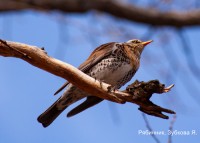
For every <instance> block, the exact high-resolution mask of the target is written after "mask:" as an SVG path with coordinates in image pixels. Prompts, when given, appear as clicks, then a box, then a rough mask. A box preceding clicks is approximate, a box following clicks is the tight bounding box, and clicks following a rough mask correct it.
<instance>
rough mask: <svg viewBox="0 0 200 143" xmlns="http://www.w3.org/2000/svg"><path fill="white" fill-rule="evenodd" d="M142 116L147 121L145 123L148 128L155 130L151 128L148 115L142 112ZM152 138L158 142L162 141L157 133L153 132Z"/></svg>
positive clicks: (151, 130)
mask: <svg viewBox="0 0 200 143" xmlns="http://www.w3.org/2000/svg"><path fill="white" fill-rule="evenodd" d="M142 117H143V119H144V121H145V124H146V127H147V129H148V130H149V131H150V132H153V129H152V128H151V126H150V124H149V121H148V119H147V117H146V115H145V114H144V113H142ZM151 136H152V138H153V139H154V140H155V142H156V143H160V141H159V139H158V138H157V137H156V136H155V134H151Z"/></svg>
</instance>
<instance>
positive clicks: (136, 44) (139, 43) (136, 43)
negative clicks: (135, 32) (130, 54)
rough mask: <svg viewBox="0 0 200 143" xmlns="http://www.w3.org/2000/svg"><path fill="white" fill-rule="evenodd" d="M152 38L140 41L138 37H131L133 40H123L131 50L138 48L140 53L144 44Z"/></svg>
mask: <svg viewBox="0 0 200 143" xmlns="http://www.w3.org/2000/svg"><path fill="white" fill-rule="evenodd" d="M152 41H153V40H149V41H145V42H143V41H141V40H138V39H133V40H129V41H127V42H125V43H126V44H128V45H129V47H130V48H131V50H133V51H135V50H138V51H139V52H140V54H141V53H142V51H143V49H144V47H145V46H146V45H148V44H149V43H151V42H152Z"/></svg>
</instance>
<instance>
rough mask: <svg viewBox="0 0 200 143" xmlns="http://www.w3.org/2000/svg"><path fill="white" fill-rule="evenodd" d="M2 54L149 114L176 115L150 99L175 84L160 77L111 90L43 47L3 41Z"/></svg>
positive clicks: (88, 91) (158, 115)
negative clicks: (169, 84)
mask: <svg viewBox="0 0 200 143" xmlns="http://www.w3.org/2000/svg"><path fill="white" fill-rule="evenodd" d="M0 56H4V57H16V58H20V59H22V60H24V61H26V62H28V63H30V64H32V65H33V66H36V67H38V68H41V69H43V70H45V71H47V72H50V73H52V74H54V75H57V76H60V77H62V78H64V79H66V80H68V81H69V82H71V83H72V84H74V85H75V86H77V87H78V88H80V89H81V90H83V91H85V92H87V93H89V94H90V95H93V96H97V97H100V98H102V99H106V100H110V101H113V102H117V103H125V102H131V103H135V104H138V105H139V106H140V108H139V110H140V111H142V112H145V113H147V114H150V115H154V116H157V117H161V118H164V119H168V116H166V115H163V114H162V112H167V113H171V114H174V113H175V112H174V111H171V110H169V109H165V108H162V107H160V106H157V105H155V104H154V103H152V102H151V101H150V100H149V99H150V98H151V96H152V94H153V93H164V92H168V91H169V90H170V89H171V88H172V86H170V87H168V88H165V86H164V85H163V84H160V83H159V81H157V80H152V81H150V82H147V83H145V82H139V81H136V82H134V83H133V84H131V85H130V86H128V87H127V89H126V90H125V91H118V90H115V91H109V88H110V85H109V84H106V83H103V82H99V81H98V80H95V79H93V78H92V77H90V76H88V75H86V74H85V73H83V72H81V71H80V70H78V69H77V68H75V67H73V66H71V65H69V64H67V63H64V62H62V61H59V60H57V59H54V58H52V57H49V56H48V55H47V53H46V52H45V51H44V49H43V48H37V47H35V46H30V45H26V44H22V43H16V42H9V41H3V40H0Z"/></svg>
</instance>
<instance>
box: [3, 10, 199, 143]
mask: <svg viewBox="0 0 200 143" xmlns="http://www.w3.org/2000/svg"><path fill="white" fill-rule="evenodd" d="M103 18H105V19H106V20H107V21H108V23H109V22H113V21H112V20H110V21H109V16H108V17H107V16H105V17H104V16H103ZM63 19H65V20H63ZM91 20H92V18H91V13H89V14H86V15H67V16H66V17H65V16H62V15H60V14H56V13H55V14H52V15H51V14H44V13H43V14H40V13H35V12H21V13H8V14H6V13H4V14H1V15H0V36H1V38H2V39H5V40H10V41H17V42H22V43H26V44H30V45H35V46H38V47H45V50H46V51H47V53H48V54H49V55H50V56H52V57H55V58H58V59H60V60H63V61H65V62H67V63H70V64H72V65H74V66H76V67H77V66H78V65H79V64H81V63H82V62H83V61H84V60H85V59H86V58H87V56H88V55H89V54H90V53H91V52H92V50H93V49H94V48H95V47H96V46H98V45H101V44H103V43H106V42H109V41H119V42H122V41H127V40H129V39H126V38H124V37H120V36H113V37H111V38H110V37H109V36H107V37H103V36H101V35H98V34H99V33H97V34H94V36H90V34H91V33H87V31H88V29H90V27H91V29H92V28H93V29H94V28H97V29H98V30H99V31H101V29H102V28H104V27H103V26H102V25H101V23H98V24H97V25H96V27H95V26H94V25H92V24H91ZM107 21H106V22H107ZM74 24H77V26H76V25H74ZM79 24H81V25H79ZM120 24H121V25H123V24H124V25H126V27H128V28H129V29H130V31H134V32H135V33H134V34H133V35H137V34H138V33H142V34H143V33H145V32H146V30H147V27H146V26H145V25H138V24H133V23H130V22H127V21H122V22H120V23H119V25H120ZM84 26H85V27H84ZM77 27H78V28H77ZM98 30H97V31H98ZM167 30H171V31H174V29H166V30H163V31H159V30H158V31H157V32H156V31H155V33H156V34H155V36H152V37H151V39H153V40H154V42H153V43H152V44H151V45H149V46H148V47H147V48H146V49H145V51H144V53H143V55H142V59H141V60H142V62H141V67H140V69H139V71H138V72H137V74H136V75H135V77H134V78H133V80H132V81H134V80H135V79H139V80H145V81H147V80H150V79H160V80H161V81H162V82H163V83H166V84H171V83H175V87H174V89H173V90H172V91H171V92H170V93H167V94H163V95H154V96H153V98H152V100H153V101H154V102H155V103H157V104H159V105H161V106H163V107H166V108H170V109H174V110H175V111H176V112H177V120H176V122H175V125H174V129H175V130H177V131H191V130H196V132H197V135H188V136H186V135H176V136H173V137H172V139H173V142H174V143H175V142H176V143H177V142H194V143H196V142H198V141H197V139H199V137H200V125H199V120H200V116H199V109H200V108H199V102H200V101H198V99H199V98H198V96H199V89H198V87H199V82H198V81H197V80H196V78H195V77H194V76H192V75H191V74H190V72H189V68H188V67H187V64H185V63H186V59H185V56H184V54H183V52H182V49H181V48H179V47H180V44H179V39H178V38H177V37H176V36H174V35H173V34H172V35H170V36H172V40H170V43H167V45H162V44H160V42H159V41H158V38H157V35H159V34H161V33H162V32H165V31H167ZM61 31H62V32H61ZM184 32H185V33H186V34H187V36H188V37H189V39H188V40H189V41H190V44H191V46H192V47H193V53H194V55H195V56H194V57H195V60H196V61H197V62H198V60H199V53H200V49H199V45H200V41H199V37H200V29H199V28H198V27H194V28H190V29H185V30H184ZM100 34H101V33H100ZM142 34H141V35H142ZM88 37H89V38H90V40H88ZM138 37H140V35H139V36H138ZM138 37H134V36H133V38H138ZM173 37H176V38H173ZM161 47H164V48H166V50H168V49H173V51H174V53H175V54H176V57H175V58H177V59H178V60H179V63H178V70H177V74H175V73H174V78H169V79H168V80H167V79H166V78H164V77H165V72H166V71H167V72H169V71H172V72H174V71H173V70H171V65H170V63H169V62H168V58H170V59H171V58H173V57H171V56H166V55H165V53H163V50H161ZM0 67H1V70H0V73H1V74H0V79H1V80H0V126H1V128H0V142H4V143H7V142H16V143H18V142H19V143H25V142H29V143H35V142H37V143H40V142H41V143H42V142H49V143H53V142H74V143H79V142H82V143H86V142H87V143H92V142H96V143H102V142H115V143H118V142H119V143H121V142H141V143H145V142H147V141H148V142H149V143H153V142H155V141H154V140H153V139H152V137H151V136H147V135H139V134H138V130H147V128H146V126H145V123H144V120H143V118H142V115H141V112H140V111H138V110H137V108H138V107H137V105H133V104H130V103H126V104H125V105H120V104H115V103H111V102H108V101H104V102H103V103H101V104H99V105H97V106H95V107H93V108H91V109H89V110H87V111H85V112H83V113H81V114H79V115H77V116H75V117H72V118H66V113H67V111H69V109H67V110H66V111H65V112H64V113H63V114H61V115H60V116H59V117H58V118H57V119H56V121H55V122H54V123H53V124H52V125H51V126H49V127H48V128H43V127H42V126H41V125H40V124H39V123H38V122H37V117H38V115H40V114H41V113H42V112H43V111H44V110H45V109H46V108H47V107H49V106H50V105H51V104H52V103H53V102H54V101H55V100H56V99H57V98H58V96H59V95H58V96H53V93H54V92H55V91H56V90H57V89H58V88H59V87H60V86H61V85H62V84H63V83H64V82H65V80H63V79H61V78H60V77H56V76H54V75H52V74H50V73H47V72H45V71H42V70H40V69H38V68H35V67H33V66H31V65H29V64H28V63H26V62H24V61H22V60H20V59H14V58H4V57H0ZM147 70H148V71H149V72H147ZM183 81H184V82H188V83H189V85H190V87H191V88H189V90H188V89H186V88H185V86H184V84H183ZM191 94H192V95H195V98H192V96H191ZM196 96H197V98H196ZM73 106H74V105H73ZM71 108H72V107H70V109H71ZM172 117H173V116H171V115H170V119H169V120H163V119H159V118H155V117H151V116H147V118H148V119H149V121H150V124H151V126H152V128H153V129H154V130H155V131H165V132H166V133H167V131H168V128H169V124H170V121H171V119H172ZM157 137H158V138H159V139H160V141H161V142H167V138H168V136H166V135H160V136H157Z"/></svg>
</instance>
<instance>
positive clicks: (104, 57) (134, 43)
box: [38, 39, 152, 127]
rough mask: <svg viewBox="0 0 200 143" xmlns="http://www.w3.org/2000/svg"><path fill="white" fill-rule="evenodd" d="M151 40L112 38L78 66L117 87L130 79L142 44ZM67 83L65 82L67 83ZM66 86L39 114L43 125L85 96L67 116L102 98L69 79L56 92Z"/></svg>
mask: <svg viewBox="0 0 200 143" xmlns="http://www.w3.org/2000/svg"><path fill="white" fill-rule="evenodd" d="M151 42H152V40H149V41H146V42H142V41H140V40H137V39H134V40H129V41H127V42H124V43H118V42H111V43H107V44H103V45H101V46H99V47H98V48H96V49H95V50H94V51H93V52H92V54H91V55H90V56H89V58H88V59H87V60H86V61H85V62H84V63H82V64H81V65H80V66H79V68H78V69H79V70H81V71H83V72H84V73H86V74H88V75H89V76H91V77H93V78H95V79H97V80H99V81H103V82H105V83H108V84H110V85H111V86H112V89H119V88H120V87H121V86H123V85H124V84H126V83H127V82H128V81H130V80H131V78H132V77H133V75H134V74H135V73H136V71H137V70H138V68H139V65H140V56H141V53H142V51H143V49H144V47H145V46H146V45H147V44H149V43H151ZM67 85H68V86H67ZM66 86H67V89H66V90H65V91H64V93H63V95H62V96H61V97H60V98H59V99H58V100H57V101H56V102H55V103H54V104H53V105H51V106H50V107H49V108H48V109H47V110H46V111H45V112H44V113H42V114H41V115H40V116H39V117H38V121H39V122H40V123H42V125H43V126H44V127H47V126H49V125H50V124H51V123H52V122H53V121H54V120H55V119H56V118H57V117H58V116H59V115H60V114H61V113H62V111H64V110H65V109H66V108H67V107H68V106H70V105H71V104H73V103H74V102H76V101H78V100H80V99H83V98H85V97H86V100H85V101H84V102H83V103H82V104H80V105H79V106H77V107H75V108H74V109H73V110H71V111H70V112H69V113H68V114H67V117H71V116H73V115H76V114H78V113H80V112H82V111H84V110H85V109H87V108H89V107H92V106H94V105H96V104H98V103H100V102H101V101H103V99H101V98H99V97H96V96H94V95H90V94H88V93H86V92H84V91H82V90H80V89H79V88H77V87H76V86H74V85H72V84H71V83H68V82H67V83H65V84H64V85H63V86H62V87H61V88H60V89H59V90H58V91H57V92H56V93H55V94H57V93H58V92H60V91H61V90H62V89H64V88H65V87H66Z"/></svg>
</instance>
